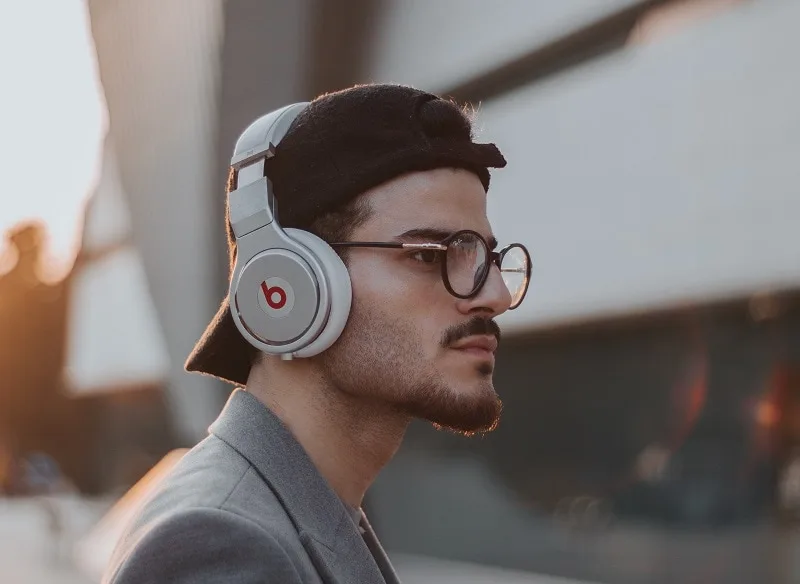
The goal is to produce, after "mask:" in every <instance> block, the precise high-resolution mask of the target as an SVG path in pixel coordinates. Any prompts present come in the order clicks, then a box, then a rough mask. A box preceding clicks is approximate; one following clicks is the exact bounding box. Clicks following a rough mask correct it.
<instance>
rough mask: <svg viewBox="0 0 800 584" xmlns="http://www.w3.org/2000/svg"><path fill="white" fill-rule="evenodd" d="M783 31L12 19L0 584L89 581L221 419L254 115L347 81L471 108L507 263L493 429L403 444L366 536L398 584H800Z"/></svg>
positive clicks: (230, 7) (647, 24)
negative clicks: (238, 159)
mask: <svg viewBox="0 0 800 584" xmlns="http://www.w3.org/2000/svg"><path fill="white" fill-rule="evenodd" d="M798 22H800V2H797V1H796V0H661V1H654V0H651V1H644V2H643V1H633V0H558V1H557V2H556V1H554V0H501V1H498V2H496V3H494V4H491V3H487V2H482V1H478V0H338V1H334V0H293V1H291V2H289V1H280V0H227V1H225V0H137V1H136V2H132V1H131V2H124V1H121V0H24V1H23V0H16V1H14V0H6V1H4V2H3V3H2V4H1V5H0V72H2V76H3V79H4V80H5V85H4V89H3V92H2V96H1V97H0V180H1V181H2V185H3V186H2V189H0V230H2V232H3V233H4V241H3V242H2V244H0V249H2V251H0V572H2V574H3V581H4V582H5V581H8V582H34V583H38V582H55V583H59V582H70V583H73V582H74V583H80V584H89V583H92V582H99V574H100V573H101V571H102V568H103V566H104V562H105V560H106V559H107V556H108V553H109V551H110V548H111V547H113V543H114V537H115V534H117V533H118V532H119V528H120V525H121V524H122V522H123V521H124V518H125V517H126V514H128V513H130V511H131V509H133V508H134V507H135V505H136V502H137V500H138V499H139V498H140V496H141V495H142V493H146V492H147V489H148V488H151V486H152V484H154V482H155V481H156V480H157V478H158V476H159V475H160V474H162V473H163V472H164V470H165V469H168V468H169V466H170V465H171V464H172V463H173V462H174V460H175V459H176V458H178V457H179V456H180V454H181V453H182V452H183V449H185V448H188V447H191V446H192V445H193V444H194V443H196V442H197V441H198V440H199V439H201V438H202V437H203V436H204V435H205V433H206V429H207V427H208V425H209V423H210V422H211V421H212V420H213V419H214V418H215V417H216V415H217V414H218V412H219V410H220V408H221V407H222V405H223V404H224V402H225V400H226V399H227V396H228V394H229V392H230V390H231V387H229V386H226V385H224V384H222V383H219V382H216V381H214V380H212V379H208V378H204V377H200V376H196V375H189V374H187V373H185V372H183V362H184V360H185V358H186V356H187V355H188V353H189V351H190V350H191V347H192V346H193V344H194V342H195V341H196V340H197V339H198V337H199V336H200V334H201V333H202V331H203V329H204V327H205V325H206V324H207V323H208V322H209V320H210V318H211V316H212V315H213V314H214V312H215V311H216V308H217V306H218V303H219V301H220V300H221V298H222V297H223V295H224V294H225V290H226V277H227V258H226V249H225V237H224V229H223V214H224V196H223V194H224V193H223V187H224V180H225V174H226V165H227V163H228V160H229V158H230V154H231V152H232V148H233V144H234V141H235V139H236V137H237V136H238V134H239V133H240V132H241V131H242V130H243V129H244V128H245V127H246V126H247V124H248V123H249V122H250V121H251V120H252V119H254V118H255V117H257V116H259V115H261V114H263V113H264V112H267V111H269V110H271V109H274V108H277V107H279V106H281V105H284V104H286V103H290V102H293V101H300V100H307V99H310V98H313V97H314V96H316V95H318V94H319V93H322V92H325V91H329V90H335V89H340V88H343V87H347V86H349V85H352V84H354V83H359V82H394V83H402V84H410V85H414V86H417V87H419V88H421V89H425V90H428V91H432V92H437V93H441V94H445V95H448V96H452V97H453V98H455V99H457V100H458V101H460V102H470V103H472V104H473V105H474V106H475V107H476V108H477V111H478V127H479V136H478V139H480V140H481V141H494V142H496V143H497V144H498V145H499V147H500V148H501V149H502V150H503V152H504V154H505V156H506V158H507V159H508V161H509V165H508V167H507V168H506V169H503V170H501V171H497V172H495V173H494V175H493V179H492V189H491V192H490V196H489V211H490V219H491V221H492V223H493V227H494V230H495V232H496V233H497V234H498V236H499V238H500V240H501V241H516V240H519V241H523V242H525V243H526V244H527V245H528V247H529V248H530V249H531V252H532V255H533V259H534V273H533V281H532V284H531V290H530V292H529V295H528V298H527V300H526V302H525V303H523V305H522V307H521V308H520V309H519V310H516V311H514V312H513V313H508V314H506V315H504V316H503V317H502V318H501V319H500V324H501V325H502V328H503V332H504V339H505V340H504V343H503V345H502V346H501V349H500V351H499V355H498V370H497V373H496V377H495V381H496V387H497V389H498V391H499V393H500V395H501V397H502V399H503V401H504V403H505V413H504V418H503V421H502V423H501V425H500V426H499V428H498V429H497V430H496V431H495V432H494V433H492V434H490V435H488V436H486V437H484V438H480V439H472V440H467V439H464V438H461V437H455V436H451V435H449V434H446V433H443V432H436V431H434V430H433V429H431V428H430V427H428V426H426V425H425V424H422V423H419V424H414V425H413V426H412V428H411V430H410V431H409V434H408V437H407V440H406V442H405V444H404V446H403V447H402V449H401V451H400V452H399V454H398V455H397V457H396V459H395V460H394V461H392V463H391V464H390V465H389V466H388V467H387V468H386V470H385V471H384V472H383V473H382V474H381V475H380V477H379V479H378V481H377V483H376V484H375V486H374V488H373V489H372V490H371V491H370V493H369V496H368V500H367V501H366V505H365V507H366V509H367V512H368V514H369V515H370V517H371V520H372V523H373V525H374V526H375V528H376V530H377V531H378V534H379V536H380V537H381V540H382V543H383V544H384V546H385V547H386V548H387V551H388V552H389V554H390V556H392V558H393V559H394V562H395V564H396V567H397V569H398V572H399V574H400V576H401V578H402V579H403V580H404V582H406V583H407V584H413V583H417V582H440V583H447V582H462V583H463V582H499V583H504V582H505V583H512V582H514V583H523V582H524V583H531V584H535V583H555V582H561V583H568V582H573V583H576V582H580V583H608V584H633V583H648V584H667V583H678V582H680V583H700V582H703V583H722V582H725V583H734V584H736V583H754V582H758V583H769V584H783V583H789V582H798V581H800V535H799V534H800V531H798V528H799V526H798V523H799V520H800V193H799V191H800V164H798V162H797V161H798V155H800V107H798V104H800V73H799V72H798V71H800V70H799V69H798V66H797V57H798V55H800V35H798V33H797V23H798Z"/></svg>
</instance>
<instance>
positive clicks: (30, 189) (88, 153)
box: [0, 0, 107, 269]
mask: <svg viewBox="0 0 800 584" xmlns="http://www.w3.org/2000/svg"><path fill="white" fill-rule="evenodd" d="M0 71H2V74H3V79H4V89H3V95H2V102H1V103H0V128H2V131H0V181H1V183H0V184H2V190H1V191H0V233H5V232H6V231H7V230H8V229H9V228H10V227H11V226H13V225H15V224H17V223H18V222H20V221H24V220H29V219H40V220H42V221H43V222H44V223H45V224H46V225H47V228H48V235H49V237H48V240H47V247H48V252H49V254H52V260H53V261H54V266H55V267H56V269H58V268H68V267H69V266H70V265H71V264H72V260H73V259H74V255H75V252H76V251H77V250H76V245H77V244H78V236H79V229H80V221H81V219H82V212H83V205H84V204H85V201H86V199H87V197H88V196H89V195H90V194H91V191H92V188H93V187H94V184H95V182H96V180H97V176H98V172H99V166H100V161H101V159H100V157H101V154H102V138H103V135H104V134H105V131H106V126H107V111H106V104H105V100H104V98H103V93H102V89H101V86H100V82H99V77H98V73H97V62H96V56H95V48H94V42H93V40H92V37H91V30H90V23H89V14H88V9H87V6H86V2H85V0H25V1H24V2H3V3H0ZM3 247H4V244H2V243H0V250H2V248H3Z"/></svg>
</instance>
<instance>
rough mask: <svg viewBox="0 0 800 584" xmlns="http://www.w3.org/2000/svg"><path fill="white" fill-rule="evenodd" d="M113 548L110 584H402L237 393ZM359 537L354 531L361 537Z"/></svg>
mask: <svg viewBox="0 0 800 584" xmlns="http://www.w3.org/2000/svg"><path fill="white" fill-rule="evenodd" d="M209 430H210V434H209V436H208V437H207V438H205V439H204V440H203V441H202V442H200V443H199V444H198V445H197V446H195V447H194V448H193V449H192V450H191V451H189V452H188V453H186V455H185V456H184V457H183V458H182V459H181V460H180V462H179V463H178V464H177V465H176V466H175V468H174V469H173V470H172V472H171V473H170V475H169V476H168V477H167V478H166V479H165V481H164V483H163V484H162V485H161V486H160V487H159V488H158V491H157V492H156V494H155V495H153V496H152V497H151V498H150V500H148V501H147V503H146V504H145V506H144V508H143V510H142V511H141V512H140V513H139V514H138V516H137V517H136V518H135V519H134V520H133V521H132V523H131V524H130V525H129V526H128V527H127V529H126V531H125V533H124V535H123V537H122V538H121V539H120V541H119V542H118V544H117V547H116V549H115V551H114V553H113V555H112V558H111V562H110V564H109V566H108V568H107V570H106V575H105V577H104V579H103V582H106V583H114V584H145V583H147V584H150V583H153V584H154V583H156V582H158V583H166V582H170V583H175V584H183V583H189V582H192V583H193V584H206V583H208V584H211V583H237V584H250V583H254V584H255V583H256V582H258V583H264V584H272V583H281V584H301V583H314V584H322V583H325V584H340V583H341V584H345V583H346V584H372V583H376V584H399V580H398V578H397V575H396V574H395V572H394V570H393V569H392V566H391V564H390V562H389V559H388V557H387V556H386V554H385V553H384V551H383V549H382V548H381V546H380V544H379V543H378V539H377V537H376V536H375V533H374V531H373V530H372V528H371V527H370V525H369V523H368V522H367V520H366V517H364V516H363V514H362V519H361V526H360V527H361V529H359V528H358V527H357V525H356V520H355V519H354V518H353V516H352V515H351V514H350V513H349V512H348V510H347V507H346V506H345V505H344V504H343V503H342V501H341V499H339V497H337V495H336V494H335V493H334V492H333V490H332V489H331V488H330V486H329V485H328V483H327V482H326V481H325V480H324V479H323V477H322V476H321V475H320V474H319V472H318V471H317V470H316V467H315V466H314V465H313V463H312V462H311V459H310V458H309V457H308V455H307V454H306V452H305V450H304V449H303V448H302V446H300V444H299V443H298V442H297V441H296V440H295V439H294V437H293V436H292V434H291V433H290V432H289V431H288V429H287V428H286V427H285V426H284V425H283V424H282V422H281V421H280V420H279V419H278V418H277V417H276V416H275V415H274V414H273V413H272V412H271V411H270V410H269V409H268V408H267V407H265V406H264V405H263V404H262V403H261V402H260V401H258V400H257V399H256V398H254V397H253V396H252V395H251V394H249V393H247V392H246V391H243V390H241V389H237V390H235V391H234V392H233V393H232V395H231V397H230V399H229V400H228V403H227V404H226V405H225V408H224V409H223V411H222V413H221V414H220V416H219V418H217V420H216V421H215V422H214V423H213V424H212V425H211V427H210V429H209ZM360 531H361V532H363V533H359V532H360Z"/></svg>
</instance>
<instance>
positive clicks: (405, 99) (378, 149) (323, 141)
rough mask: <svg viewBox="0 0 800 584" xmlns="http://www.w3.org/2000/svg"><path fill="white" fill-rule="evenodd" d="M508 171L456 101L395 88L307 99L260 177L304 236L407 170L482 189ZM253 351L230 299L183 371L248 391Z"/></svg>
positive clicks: (285, 220) (283, 216) (285, 219)
mask: <svg viewBox="0 0 800 584" xmlns="http://www.w3.org/2000/svg"><path fill="white" fill-rule="evenodd" d="M505 165H506V161H505V158H503V155H502V154H501V153H500V151H499V150H498V149H497V147H496V146H495V145H494V144H476V143H474V142H473V141H472V128H471V124H470V121H469V118H467V117H465V115H464V114H463V112H462V110H461V108H459V107H458V106H457V105H455V104H454V103H453V102H451V101H448V100H445V99H442V98H440V97H438V96H436V95H432V94H430V93H426V92H423V91H419V90H417V89H414V88H411V87H405V86H401V85H359V86H355V87H352V88H349V89H345V90H342V91H338V92H335V93H328V94H325V95H322V96H320V97H318V98H316V99H315V100H314V101H312V102H311V103H310V104H309V105H308V106H307V107H306V108H305V109H304V110H303V111H302V112H301V113H300V114H299V115H298V116H297V118H296V119H295V120H294V122H292V125H291V126H290V128H289V130H288V132H287V133H286V135H285V136H284V138H283V139H282V140H281V142H280V144H279V145H278V146H277V148H276V153H275V156H274V157H272V158H270V159H268V160H267V161H266V164H265V172H266V174H267V176H268V177H269V179H270V181H271V182H272V187H273V192H274V194H275V198H276V200H277V208H278V213H279V221H280V224H281V226H282V227H294V228H298V229H307V228H309V227H310V226H311V224H312V223H313V222H314V221H315V220H316V219H318V218H319V217H321V216H323V215H325V214H326V213H329V212H332V211H334V210H336V209H338V208H340V207H342V206H343V205H345V204H347V203H348V202H350V201H351V200H353V199H354V198H355V197H357V196H358V195H360V194H361V193H363V192H365V191H367V190H369V189H371V188H373V187H376V186H378V185H380V184H382V183H384V182H386V181H388V180H391V179H393V178H396V177H398V176H400V175H402V174H405V173H408V172H414V171H424V170H432V169H435V168H443V167H451V168H461V169H466V170H469V171H472V172H474V173H475V174H476V175H477V176H478V178H479V179H480V180H481V183H482V184H483V187H484V189H485V190H487V191H488V189H489V170H488V168H489V167H493V168H502V167H504V166H505ZM229 187H230V185H229ZM228 233H229V245H230V246H231V264H232V265H231V272H232V269H233V262H234V259H235V241H234V240H233V239H232V238H231V237H230V228H229V229H228ZM252 351H253V349H252V348H251V347H250V345H249V344H248V343H247V341H245V340H244V338H243V337H242V336H241V334H240V333H239V331H238V329H237V328H236V325H235V324H234V322H233V318H232V316H231V313H230V307H229V305H228V298H227V297H226V298H225V299H223V301H222V304H221V306H220V308H219V310H218V311H217V314H216V315H215V316H214V319H213V320H212V321H211V323H210V324H209V325H208V327H207V328H206V330H205V332H204V333H203V336H202V337H201V338H200V340H199V341H198V343H197V345H196V346H195V347H194V350H193V351H192V353H191V354H190V355H189V358H188V359H187V361H186V365H185V367H186V370H187V371H193V372H198V373H204V374H207V375H212V376H214V377H218V378H220V379H222V380H224V381H228V382H230V383H233V384H238V385H244V384H245V383H246V381H247V377H248V375H249V373H250V366H251V355H252Z"/></svg>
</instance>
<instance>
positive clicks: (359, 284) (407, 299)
mask: <svg viewBox="0 0 800 584" xmlns="http://www.w3.org/2000/svg"><path fill="white" fill-rule="evenodd" d="M504 165H505V160H504V159H503V157H502V155H500V153H499V151H497V149H496V148H495V147H494V146H493V145H484V144H475V143H473V142H472V128H471V120H470V118H469V117H468V115H467V114H466V113H465V111H464V110H462V109H461V108H459V107H457V106H456V105H454V104H453V103H451V102H448V101H445V100H441V99H439V98H436V96H432V95H430V94H426V93H423V92H419V91H417V90H413V89H411V88H405V87H400V86H361V87H356V88H352V89H350V90H345V91H343V92H338V93H335V94H329V95H326V96H322V97H321V98H318V99H317V100H315V101H314V102H312V103H311V105H310V106H308V108H307V109H306V110H305V111H303V112H302V113H301V114H300V116H298V118H297V119H296V120H295V122H294V123H293V124H292V126H291V127H290V129H289V131H288V133H287V135H286V136H285V137H284V139H283V140H282V141H281V143H280V144H279V146H278V148H277V151H276V155H275V157H274V158H272V159H270V161H268V165H267V170H266V172H267V175H268V176H269V177H270V180H271V181H272V184H273V189H274V192H275V196H276V198H277V201H278V202H277V205H278V217H279V220H280V223H281V225H282V226H284V227H296V228H301V229H306V230H308V231H311V232H312V233H314V234H316V235H318V236H319V237H321V238H322V239H323V240H325V241H328V242H329V243H340V244H341V243H347V242H394V243H397V242H401V243H435V242H439V241H441V240H442V239H443V238H444V237H446V236H447V235H449V234H452V233H455V232H458V231H461V230H465V229H468V230H471V231H473V232H475V233H477V234H479V235H480V236H482V237H483V238H484V239H485V240H486V241H492V243H494V242H493V240H494V237H493V234H492V231H491V226H490V225H489V221H488V219H487V216H486V190H487V189H488V185H489V173H488V168H487V167H490V166H496V167H500V166H504ZM228 234H229V243H230V249H231V265H232V266H233V263H234V261H235V253H236V249H235V240H234V239H233V236H232V233H231V230H230V223H229V224H228ZM336 249H337V251H338V252H340V254H341V255H342V257H343V259H344V260H345V262H346V265H347V267H348V271H349V273H350V278H351V282H352V288H353V303H352V308H351V312H350V317H349V320H348V322H347V325H346V327H345V329H344V331H343V333H342V335H341V337H340V338H339V339H338V341H337V342H336V343H334V345H333V346H332V347H330V348H329V349H328V350H327V351H325V352H323V353H322V354H320V355H318V356H316V357H311V358H309V359H310V361H311V363H312V365H313V366H314V367H315V368H317V369H318V371H319V373H320V374H321V376H322V378H323V379H324V381H325V384H326V385H327V386H328V387H329V388H330V389H332V390H334V391H342V392H345V393H348V394H350V395H351V396H357V397H359V398H363V399H364V400H370V401H373V402H376V403H383V404H386V405H388V406H390V407H392V408H395V409H397V410H400V411H402V412H403V413H406V414H408V415H411V416H415V417H421V418H425V419H428V420H430V421H432V422H434V423H436V424H440V425H443V426H447V427H451V428H454V429H457V430H462V431H467V432H469V431H475V430H482V429H488V428H490V427H492V426H493V425H494V423H495V422H496V420H497V417H498V415H499V410H500V402H499V400H498V398H497V395H496V394H495V392H494V389H493V387H492V381H491V373H492V368H493V359H494V357H493V347H492V345H493V343H495V339H496V338H497V337H498V336H499V331H498V329H497V326H496V324H494V321H493V320H492V319H493V318H494V317H495V316H497V315H498V314H500V313H502V312H504V311H505V310H506V309H508V307H509V304H510V302H511V296H510V294H509V292H508V289H507V288H506V286H505V285H504V284H503V281H502V278H501V276H500V273H499V271H498V270H497V268H496V267H495V268H492V269H490V270H489V271H488V273H486V274H484V273H483V272H480V274H478V272H476V276H475V277H476V283H477V282H478V278H477V276H478V275H480V276H481V277H484V276H485V284H484V285H483V287H482V288H481V290H480V292H479V293H477V294H475V295H472V296H470V297H468V298H463V297H462V298H460V297H458V295H457V294H456V295H454V294H452V292H453V290H452V288H453V287H452V286H451V287H450V290H448V286H447V284H452V282H450V279H449V278H447V276H446V275H445V272H444V271H443V270H442V268H441V262H442V261H443V260H444V259H445V258H444V256H445V255H448V254H449V253H450V252H446V253H443V252H441V251H439V252H436V251H432V250H419V249H397V248H386V247H357V246H349V245H345V246H343V247H342V246H336ZM453 249H455V247H454V248H453ZM448 257H449V256H448ZM486 259H487V262H488V257H487V258H486ZM485 263H486V262H485ZM451 265H452V264H451ZM481 281H483V279H481ZM462 296H463V294H462ZM231 321H232V319H231V317H230V312H229V308H228V307H227V304H226V303H223V306H222V307H221V309H220V311H219V313H218V314H217V317H216V318H215V321H214V322H213V323H212V325H211V326H210V327H209V329H208V331H207V333H206V335H205V336H204V338H203V339H202V340H201V342H200V343H199V344H198V347H197V348H196V349H195V351H194V353H193V355H192V356H191V357H190V358H189V361H188V362H187V369H188V370H194V371H201V372H204V373H208V374H211V375H215V376H218V377H221V378H223V379H227V380H229V381H233V382H235V383H240V384H243V383H245V381H246V379H247V374H248V373H249V369H250V367H251V366H262V365H263V364H264V362H265V358H264V356H262V355H260V353H259V352H258V351H257V350H256V349H254V348H252V347H251V346H250V345H249V344H247V343H246V342H244V340H243V339H242V338H241V337H240V336H239V335H238V331H237V330H236V329H235V326H234V325H233V324H232V322H231ZM487 349H488V350H487Z"/></svg>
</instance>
